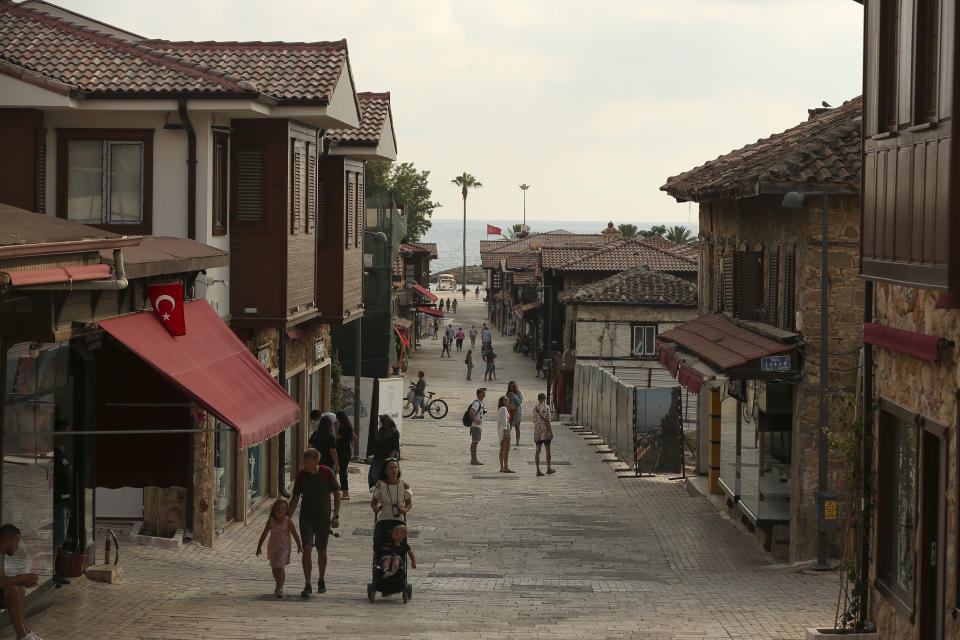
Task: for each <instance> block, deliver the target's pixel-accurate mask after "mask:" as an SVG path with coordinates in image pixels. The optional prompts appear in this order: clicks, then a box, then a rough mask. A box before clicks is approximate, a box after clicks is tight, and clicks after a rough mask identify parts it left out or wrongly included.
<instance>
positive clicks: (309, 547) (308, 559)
mask: <svg viewBox="0 0 960 640" xmlns="http://www.w3.org/2000/svg"><path fill="white" fill-rule="evenodd" d="M331 494H333V517H332V519H331V517H330V495H331ZM301 499H302V502H303V508H302V509H300V538H301V539H302V540H303V579H304V581H305V583H306V586H305V587H304V588H303V591H301V592H300V597H301V598H309V597H310V594H311V593H312V592H313V588H312V587H311V585H310V573H311V571H312V569H313V554H312V552H313V547H316V548H317V572H318V573H319V574H320V578H319V580H318V581H317V593H324V592H325V591H326V590H327V585H326V584H325V583H324V581H323V578H324V575H325V574H326V572H327V541H328V540H329V539H330V529H336V528H337V527H339V526H340V485H339V484H337V478H336V476H335V475H334V473H333V470H331V469H330V468H329V467H325V466H322V465H321V464H320V452H319V451H317V450H316V449H313V448H310V449H307V450H306V451H304V452H303V469H301V470H300V473H298V474H297V481H296V482H295V483H294V484H293V499H292V500H291V501H290V517H291V518H292V517H293V514H294V513H295V512H296V510H297V505H299V504H300V502H301Z"/></svg>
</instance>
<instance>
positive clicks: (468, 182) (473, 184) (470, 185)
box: [450, 171, 483, 295]
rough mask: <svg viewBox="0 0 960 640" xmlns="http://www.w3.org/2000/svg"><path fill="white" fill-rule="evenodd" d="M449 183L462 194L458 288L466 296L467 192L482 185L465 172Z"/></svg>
mask: <svg viewBox="0 0 960 640" xmlns="http://www.w3.org/2000/svg"><path fill="white" fill-rule="evenodd" d="M450 182H452V183H453V184H455V185H457V186H458V187H460V193H461V194H463V277H462V278H461V279H460V280H461V282H460V286H461V290H462V293H463V295H467V277H466V276H467V191H468V190H469V189H477V188H479V187H482V186H483V184H481V182H480V181H479V180H477V179H476V178H474V177H473V176H472V175H470V174H469V173H467V172H466V171H464V172H463V175H459V176H457V177H456V178H454V179H453V180H451V181H450Z"/></svg>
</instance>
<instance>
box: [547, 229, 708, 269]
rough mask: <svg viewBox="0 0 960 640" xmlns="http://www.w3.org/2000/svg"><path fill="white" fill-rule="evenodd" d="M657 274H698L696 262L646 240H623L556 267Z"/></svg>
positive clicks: (615, 241)
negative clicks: (636, 268) (638, 268)
mask: <svg viewBox="0 0 960 640" xmlns="http://www.w3.org/2000/svg"><path fill="white" fill-rule="evenodd" d="M638 264H639V265H645V266H647V267H649V268H651V269H653V270H655V271H671V272H676V273H695V272H696V271H697V262H696V260H690V259H688V258H684V257H681V256H679V255H677V254H675V253H672V252H671V251H668V250H665V249H662V248H660V247H657V246H653V245H651V244H649V243H647V242H646V239H645V238H621V239H619V240H614V241H613V242H610V243H608V244H606V245H604V246H601V247H597V249H596V250H595V251H592V252H590V253H588V254H586V255H583V256H578V257H575V258H573V259H572V260H570V261H569V262H566V263H563V264H559V265H557V266H556V267H553V268H554V269H556V270H557V271H625V270H627V269H630V268H631V267H634V266H636V265H638Z"/></svg>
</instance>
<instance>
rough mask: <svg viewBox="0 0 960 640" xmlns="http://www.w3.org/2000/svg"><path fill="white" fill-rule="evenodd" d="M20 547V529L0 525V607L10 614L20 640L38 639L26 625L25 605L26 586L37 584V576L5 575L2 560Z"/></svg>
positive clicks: (22, 574) (28, 574)
mask: <svg viewBox="0 0 960 640" xmlns="http://www.w3.org/2000/svg"><path fill="white" fill-rule="evenodd" d="M19 547H20V529H17V528H16V527H15V526H13V525H12V524H5V525H3V526H2V527H0V593H2V594H3V595H2V597H0V607H4V608H6V610H7V613H8V614H9V615H10V623H11V624H12V625H13V630H14V631H15V632H16V634H17V638H19V639H20V640H40V636H38V635H37V634H35V633H33V632H32V631H30V627H28V626H27V607H26V597H25V593H26V590H27V587H32V586H35V585H36V584H37V582H38V581H39V579H40V578H39V577H38V576H37V574H35V573H21V574H20V575H18V576H12V577H9V578H8V577H7V574H6V572H5V568H4V560H5V559H6V558H7V556H12V555H13V554H15V553H16V552H17V549H18V548H19Z"/></svg>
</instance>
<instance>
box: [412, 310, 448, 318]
mask: <svg viewBox="0 0 960 640" xmlns="http://www.w3.org/2000/svg"><path fill="white" fill-rule="evenodd" d="M417 311H422V312H423V313H425V314H427V315H428V316H437V317H438V318H442V317H443V315H444V314H443V311H440V310H439V309H431V308H430V307H417Z"/></svg>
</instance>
